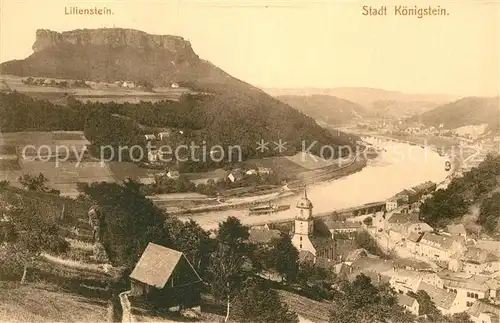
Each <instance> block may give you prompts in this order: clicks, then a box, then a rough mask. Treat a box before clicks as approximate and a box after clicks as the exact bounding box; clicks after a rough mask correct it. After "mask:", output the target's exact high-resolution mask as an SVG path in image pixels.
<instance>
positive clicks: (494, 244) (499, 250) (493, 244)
mask: <svg viewBox="0 0 500 323" xmlns="http://www.w3.org/2000/svg"><path fill="white" fill-rule="evenodd" d="M476 247H477V248H480V249H484V250H488V251H489V252H491V253H492V254H494V255H497V256H500V241H493V240H478V241H477V242H476Z"/></svg>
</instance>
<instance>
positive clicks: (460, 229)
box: [446, 223, 467, 238]
mask: <svg viewBox="0 0 500 323" xmlns="http://www.w3.org/2000/svg"><path fill="white" fill-rule="evenodd" d="M446 232H448V233H449V234H451V235H457V236H461V237H464V238H467V232H466V231H465V226H464V225H463V224H462V223H459V224H449V225H447V226H446Z"/></svg>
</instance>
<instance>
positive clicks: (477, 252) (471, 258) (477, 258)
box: [462, 247, 498, 264]
mask: <svg viewBox="0 0 500 323" xmlns="http://www.w3.org/2000/svg"><path fill="white" fill-rule="evenodd" d="M462 260H463V261H467V262H471V263H477V264H484V263H487V262H493V261H498V257H497V256H495V255H494V254H492V253H491V252H489V251H487V250H484V249H480V248H476V247H470V248H468V249H467V252H466V253H465V254H464V255H463V256H462Z"/></svg>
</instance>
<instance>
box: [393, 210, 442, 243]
mask: <svg viewBox="0 0 500 323" xmlns="http://www.w3.org/2000/svg"><path fill="white" fill-rule="evenodd" d="M418 218H419V216H418V214H417V213H394V214H393V215H392V216H391V217H389V218H388V219H387V220H386V230H388V231H389V235H390V236H391V238H392V239H394V240H396V241H398V240H399V241H402V240H405V239H406V238H407V237H409V236H410V235H411V234H412V233H416V234H423V233H426V232H432V231H434V229H433V228H432V227H431V226H430V225H428V224H427V223H425V222H420V221H419V219H418Z"/></svg>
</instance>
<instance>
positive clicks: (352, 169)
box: [151, 154, 367, 215]
mask: <svg viewBox="0 0 500 323" xmlns="http://www.w3.org/2000/svg"><path fill="white" fill-rule="evenodd" d="M366 164H367V161H366V159H365V158H364V157H363V156H362V155H359V154H358V156H356V157H354V158H353V159H352V160H351V161H349V162H348V163H346V164H345V165H342V166H340V167H339V166H338V165H331V166H327V167H325V168H322V169H316V170H311V171H308V172H305V173H303V174H301V175H302V176H301V177H302V178H301V179H298V180H294V181H292V182H289V183H287V184H286V185H285V187H283V188H277V189H276V190H274V191H272V190H271V191H270V190H267V192H266V193H265V194H255V195H251V196H244V197H237V198H228V199H225V201H224V202H220V203H218V204H214V203H217V202H216V201H215V200H216V199H214V198H208V197H207V198H205V199H201V198H197V202H198V204H201V205H199V206H195V207H183V206H182V205H172V204H170V203H169V202H168V201H167V200H166V199H158V198H156V197H155V196H152V197H151V198H152V200H153V202H155V204H156V205H157V206H158V207H160V208H162V209H163V210H165V211H166V212H167V213H169V214H172V215H190V214H200V213H207V212H220V211H227V210H234V209H245V208H249V207H253V206H256V205H258V204H262V203H269V202H274V201H279V200H282V199H284V198H287V197H290V196H293V195H295V194H297V193H298V192H301V191H302V190H301V187H302V186H304V185H314V184H316V183H318V182H327V181H333V180H337V179H339V178H342V177H345V176H348V175H351V174H354V173H356V172H359V171H361V170H362V169H363V168H364V167H365V166H366ZM204 201H206V203H204ZM169 204H170V205H169ZM185 205H188V203H186V204H185Z"/></svg>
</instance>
